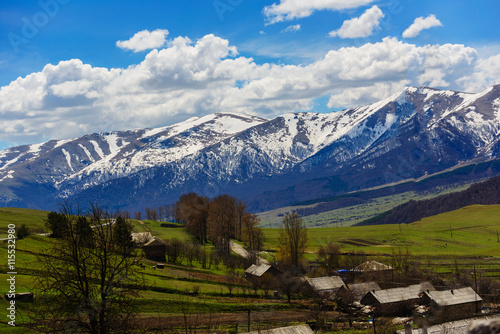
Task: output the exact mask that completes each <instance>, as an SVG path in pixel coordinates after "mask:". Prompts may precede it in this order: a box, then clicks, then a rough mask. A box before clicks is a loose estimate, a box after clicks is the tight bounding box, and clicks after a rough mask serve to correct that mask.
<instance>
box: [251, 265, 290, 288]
mask: <svg viewBox="0 0 500 334" xmlns="http://www.w3.org/2000/svg"><path fill="white" fill-rule="evenodd" d="M279 275H281V271H279V270H278V269H276V268H275V267H273V266H272V265H270V264H265V263H261V264H258V265H257V264H252V265H251V266H250V267H248V268H247V269H246V270H245V275H244V277H245V279H246V280H248V281H249V282H251V283H260V284H266V283H269V282H270V281H272V280H273V279H274V278H275V277H277V276H279Z"/></svg>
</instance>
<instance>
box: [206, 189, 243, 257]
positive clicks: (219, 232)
mask: <svg viewBox="0 0 500 334" xmlns="http://www.w3.org/2000/svg"><path fill="white" fill-rule="evenodd" d="M235 202H236V199H235V198H234V197H231V196H229V195H220V196H217V197H216V198H214V199H213V200H212V202H211V203H210V208H209V213H208V238H209V239H210V240H211V241H212V242H213V243H214V244H215V247H217V249H218V250H219V251H220V252H221V253H222V254H224V255H225V256H228V255H229V240H230V238H234V237H235V225H236V221H237V218H238V217H237V213H236V210H235Z"/></svg>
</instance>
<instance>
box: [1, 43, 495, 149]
mask: <svg viewBox="0 0 500 334" xmlns="http://www.w3.org/2000/svg"><path fill="white" fill-rule="evenodd" d="M498 73H500V55H494V56H491V57H490V58H488V59H479V58H478V52H477V51H476V50H475V49H473V48H469V47H466V46H464V45H457V44H445V45H426V46H416V45H414V44H410V43H405V42H403V41H400V40H398V39H397V38H384V39H383V40H382V41H380V42H378V43H367V44H365V45H361V46H359V47H345V48H339V49H335V50H331V51H329V52H327V53H326V54H324V55H323V56H322V57H319V58H318V59H316V61H314V62H312V63H310V64H306V65H291V64H282V63H264V64H259V63H257V62H256V61H254V60H253V59H252V58H249V57H243V56H239V55H238V50H237V49H236V47H235V46H232V45H231V44H230V43H229V41H228V40H226V39H223V38H220V37H217V36H214V35H206V36H204V37H202V38H201V39H199V40H197V41H191V40H190V39H189V38H187V37H177V38H174V39H173V40H172V41H170V42H169V44H168V46H167V47H166V48H164V49H160V50H152V51H150V52H149V53H148V54H147V55H146V56H145V58H144V60H143V61H142V62H140V63H138V64H134V65H131V66H129V67H127V68H110V69H108V68H100V67H93V66H91V65H88V64H85V63H83V62H82V61H81V60H79V59H72V60H67V61H61V62H59V63H58V64H54V65H52V64H48V65H46V66H45V67H44V68H43V69H42V70H41V71H40V72H36V73H32V74H30V75H28V76H26V77H24V78H18V79H17V80H15V81H13V82H11V83H10V84H9V85H7V86H4V87H1V88H0V124H3V125H5V126H4V127H0V141H4V142H5V141H7V142H9V143H16V144H20V143H34V142H40V141H43V140H45V139H47V138H52V139H64V138H70V137H77V136H81V135H84V134H87V133H92V132H101V131H111V130H127V129H135V128H144V127H156V126H163V125H167V124H172V123H175V122H178V121H182V120H185V119H186V118H188V117H192V116H203V115H206V114H210V113H214V112H240V113H249V114H255V115H260V116H264V117H273V116H276V115H279V114H283V113H288V112H293V111H304V110H311V108H313V106H314V102H315V101H314V100H315V99H317V98H319V97H325V96H326V97H329V103H328V106H329V107H330V108H338V107H353V106H359V105H364V104H367V103H371V102H374V101H377V100H379V99H382V98H385V97H387V96H390V95H392V94H395V93H397V92H399V91H401V90H402V89H403V87H405V86H407V85H415V86H417V85H418V86H420V85H430V86H439V87H448V88H450V89H456V90H460V89H462V88H463V87H479V88H480V87H483V86H484V85H487V84H491V83H492V82H493V81H492V80H498ZM495 75H496V78H494V76H495ZM439 87H438V88H439Z"/></svg>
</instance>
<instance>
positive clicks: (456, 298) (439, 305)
mask: <svg viewBox="0 0 500 334" xmlns="http://www.w3.org/2000/svg"><path fill="white" fill-rule="evenodd" d="M482 301H483V299H482V298H481V297H480V296H479V295H478V294H477V293H476V292H475V291H474V290H473V289H472V288H470V287H466V288H462V289H453V290H445V291H424V292H423V294H422V303H423V304H426V305H429V307H430V315H431V318H434V319H435V322H443V321H452V320H458V319H463V318H466V317H470V315H472V314H475V313H478V312H479V311H480V310H481V303H482Z"/></svg>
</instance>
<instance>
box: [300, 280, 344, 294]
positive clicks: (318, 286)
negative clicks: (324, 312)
mask: <svg viewBox="0 0 500 334" xmlns="http://www.w3.org/2000/svg"><path fill="white" fill-rule="evenodd" d="M307 282H308V283H309V285H310V286H311V287H312V288H313V290H314V291H326V290H335V289H339V288H340V287H341V286H343V285H344V281H342V278H340V276H325V277H315V278H307Z"/></svg>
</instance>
